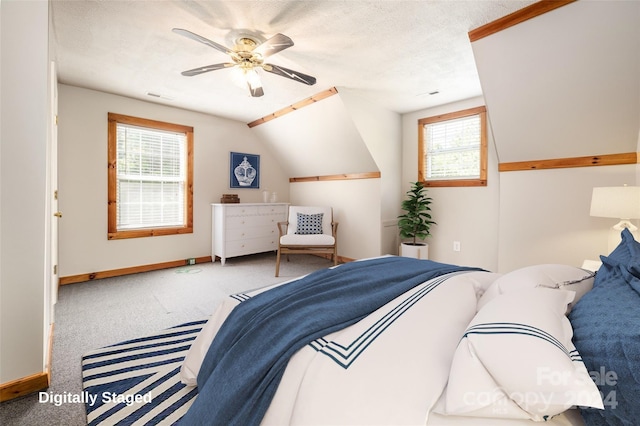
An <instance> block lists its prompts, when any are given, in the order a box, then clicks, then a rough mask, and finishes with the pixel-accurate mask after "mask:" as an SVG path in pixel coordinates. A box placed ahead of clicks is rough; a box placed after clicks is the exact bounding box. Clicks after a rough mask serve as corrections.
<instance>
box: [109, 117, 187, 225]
mask: <svg viewBox="0 0 640 426" xmlns="http://www.w3.org/2000/svg"><path fill="white" fill-rule="evenodd" d="M116 144H117V170H116V177H117V185H116V200H117V213H116V221H117V229H118V230H127V229H139V228H150V227H153V228H156V227H165V226H167V227H170V226H182V225H184V223H185V211H184V210H185V188H186V135H185V134H184V133H176V132H170V131H163V130H156V129H149V128H144V127H137V126H132V125H129V124H122V123H118V124H117V132H116Z"/></svg>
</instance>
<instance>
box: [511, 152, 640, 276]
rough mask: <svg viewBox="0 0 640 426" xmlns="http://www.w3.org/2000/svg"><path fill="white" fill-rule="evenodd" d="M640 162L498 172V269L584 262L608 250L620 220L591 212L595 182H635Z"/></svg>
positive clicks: (618, 184) (580, 263) (606, 252)
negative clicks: (611, 231) (599, 216)
mask: <svg viewBox="0 0 640 426" xmlns="http://www.w3.org/2000/svg"><path fill="white" fill-rule="evenodd" d="M638 168H640V166H638V165H634V164H631V165H620V166H600V167H579V168H569V169H553V170H531V171H517V172H503V173H501V174H500V200H501V202H500V232H499V234H500V251H499V259H498V268H499V270H501V271H510V270H513V269H515V268H519V267H522V266H526V265H531V264H536V263H565V264H569V265H575V266H580V265H582V262H583V260H585V259H590V260H599V255H601V254H604V255H606V254H608V253H609V248H608V231H609V228H611V227H612V226H613V225H615V224H616V223H617V222H618V220H614V219H607V218H596V217H591V216H590V215H589V210H590V208H591V193H592V190H593V188H594V187H597V186H622V185H624V184H628V185H637V182H636V181H635V179H636V170H637V169H638Z"/></svg>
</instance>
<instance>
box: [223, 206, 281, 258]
mask: <svg viewBox="0 0 640 426" xmlns="http://www.w3.org/2000/svg"><path fill="white" fill-rule="evenodd" d="M287 206H288V204H287V203H256V204H253V203H244V204H243V203H238V204H211V208H212V212H211V213H212V214H211V217H212V221H213V222H212V226H211V229H212V230H213V236H212V239H211V257H212V258H213V261H214V262H215V259H216V256H218V257H219V258H220V261H221V262H222V264H223V265H224V263H225V261H226V260H227V258H228V257H234V256H242V255H245V254H252V253H261V252H265V251H272V250H277V249H278V225H277V223H278V222H285V221H286V220H287Z"/></svg>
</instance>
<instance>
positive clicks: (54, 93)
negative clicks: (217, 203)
mask: <svg viewBox="0 0 640 426" xmlns="http://www.w3.org/2000/svg"><path fill="white" fill-rule="evenodd" d="M50 78H51V79H50V81H49V84H50V86H51V88H50V90H51V92H50V93H51V106H50V111H51V118H50V120H51V130H50V132H51V134H50V137H49V140H50V142H49V143H50V146H49V170H50V172H49V182H50V185H49V188H50V191H51V193H50V194H49V195H48V197H49V199H50V211H51V213H52V214H51V224H50V227H49V232H50V238H49V241H50V247H49V257H50V262H51V263H50V265H51V268H50V270H49V273H50V274H51V275H50V281H49V301H50V304H49V308H50V312H49V320H50V322H51V323H53V321H54V305H55V304H56V302H57V301H58V269H59V268H58V221H59V220H60V218H61V217H62V213H61V212H60V211H59V210H58V78H57V73H56V66H55V63H54V62H52V63H51V76H50Z"/></svg>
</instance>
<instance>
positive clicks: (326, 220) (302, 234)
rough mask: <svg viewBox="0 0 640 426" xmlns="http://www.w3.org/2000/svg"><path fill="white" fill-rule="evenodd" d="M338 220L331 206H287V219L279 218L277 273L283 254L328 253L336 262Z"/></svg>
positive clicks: (277, 273)
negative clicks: (282, 220) (280, 220)
mask: <svg viewBox="0 0 640 426" xmlns="http://www.w3.org/2000/svg"><path fill="white" fill-rule="evenodd" d="M337 231H338V223H337V222H334V221H333V209H332V208H331V207H309V206H289V215H288V219H287V222H278V232H279V234H280V235H279V237H278V255H277V257H276V277H277V276H279V274H280V257H281V255H283V254H286V255H287V260H289V257H288V255H289V254H316V253H320V254H330V255H331V257H332V259H333V264H334V265H337V264H338V238H337Z"/></svg>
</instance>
